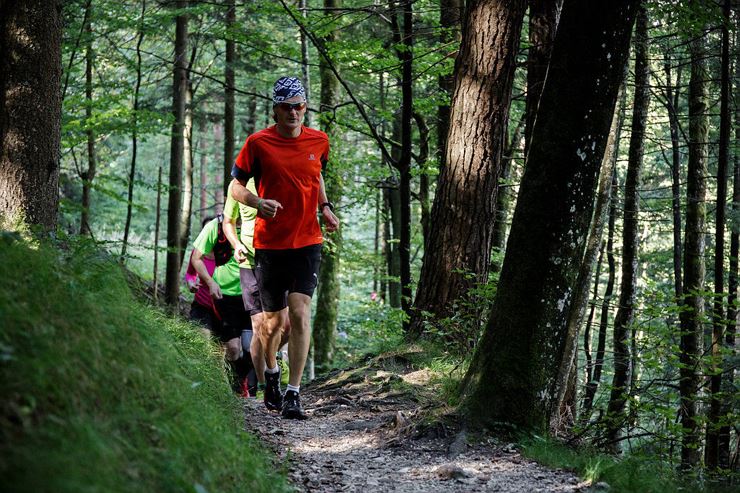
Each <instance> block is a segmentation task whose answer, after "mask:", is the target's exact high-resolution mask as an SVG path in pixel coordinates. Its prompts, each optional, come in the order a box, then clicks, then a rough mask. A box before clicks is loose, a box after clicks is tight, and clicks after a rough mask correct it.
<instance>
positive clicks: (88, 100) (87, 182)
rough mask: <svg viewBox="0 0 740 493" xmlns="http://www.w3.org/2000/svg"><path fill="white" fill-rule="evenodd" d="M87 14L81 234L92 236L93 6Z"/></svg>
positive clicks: (93, 175) (93, 174)
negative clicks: (84, 167) (85, 166)
mask: <svg viewBox="0 0 740 493" xmlns="http://www.w3.org/2000/svg"><path fill="white" fill-rule="evenodd" d="M86 9H87V10H88V11H87V12H85V25H84V28H83V29H84V31H85V36H86V38H87V39H86V40H85V126H86V127H87V128H86V130H85V133H86V134H87V170H85V171H84V172H83V173H82V176H80V178H82V212H81V213H80V234H81V235H86V234H90V189H91V188H92V187H91V186H92V181H93V180H94V179H95V170H96V168H97V163H96V159H95V132H94V130H93V128H92V107H93V80H92V79H93V60H94V57H95V55H94V52H93V32H92V20H91V18H92V4H88V5H87V7H86Z"/></svg>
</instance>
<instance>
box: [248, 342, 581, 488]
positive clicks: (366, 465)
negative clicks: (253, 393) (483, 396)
mask: <svg viewBox="0 0 740 493" xmlns="http://www.w3.org/2000/svg"><path fill="white" fill-rule="evenodd" d="M432 378H433V374H432V373H431V372H430V371H429V370H428V369H421V370H419V369H415V368H413V365H412V364H411V363H410V361H409V360H408V359H406V358H404V357H403V356H400V355H391V356H387V355H386V356H384V357H379V358H376V359H374V360H372V361H371V362H370V363H369V364H368V365H367V366H363V367H361V368H355V369H349V370H343V371H336V372H334V373H332V374H330V375H329V376H328V377H326V378H325V379H322V380H318V381H315V382H313V383H311V384H309V385H306V386H304V387H303V388H302V390H301V398H302V401H303V406H304V408H305V409H306V411H307V413H308V414H309V416H310V419H309V420H307V421H292V420H283V419H282V418H281V417H280V415H279V414H276V413H270V412H268V411H267V410H266V409H265V407H264V405H263V404H262V403H261V402H256V401H255V400H247V401H246V402H247V405H246V406H245V409H246V421H247V426H248V428H249V429H250V430H251V431H253V432H254V433H256V434H257V435H259V436H260V437H261V438H262V439H263V441H264V442H265V443H266V444H267V445H268V446H269V447H270V448H271V449H273V450H274V451H275V453H276V455H277V457H278V460H279V461H280V462H283V463H285V462H286V461H287V464H286V468H287V469H288V471H289V476H290V479H291V481H292V482H293V484H294V485H295V487H296V490H297V491H307V492H308V491H310V492H335V491H357V492H365V491H373V492H385V491H394V492H401V493H415V492H437V491H445V492H447V491H449V492H478V491H501V492H534V491H542V492H573V491H584V489H586V488H587V487H588V484H584V483H579V479H578V478H577V476H575V475H573V474H572V473H569V472H565V471H553V470H550V469H547V468H545V467H543V466H540V465H538V464H536V463H534V462H532V461H529V460H527V459H525V458H523V457H522V456H521V455H520V454H519V453H518V451H517V450H516V448H515V447H514V446H512V445H511V444H501V443H497V442H496V440H494V439H492V438H486V437H481V436H478V435H475V434H472V433H469V432H466V431H465V430H464V429H461V427H460V425H459V424H458V423H456V422H455V420H454V419H453V418H451V417H449V416H447V415H446V414H445V413H446V412H447V411H448V410H446V409H445V407H444V405H443V403H441V402H439V401H440V399H436V398H435V395H434V392H435V389H434V386H433V385H428V384H429V382H430V381H431V379H432Z"/></svg>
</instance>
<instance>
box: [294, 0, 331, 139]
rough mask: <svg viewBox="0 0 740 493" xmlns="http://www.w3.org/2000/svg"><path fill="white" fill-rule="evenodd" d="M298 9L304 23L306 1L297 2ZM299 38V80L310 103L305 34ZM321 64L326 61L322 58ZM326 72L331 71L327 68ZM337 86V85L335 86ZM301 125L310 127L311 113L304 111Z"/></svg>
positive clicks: (302, 31) (309, 77)
mask: <svg viewBox="0 0 740 493" xmlns="http://www.w3.org/2000/svg"><path fill="white" fill-rule="evenodd" d="M298 5H299V6H298V8H299V9H300V11H301V15H302V16H303V21H304V22H306V19H308V0H298ZM300 37H301V78H302V79H303V81H302V82H303V87H304V89H305V91H306V100H307V101H311V73H310V72H309V70H308V66H309V62H310V60H309V58H308V40H307V39H306V32H305V31H304V30H303V29H301V30H300ZM322 62H324V63H326V61H325V60H324V59H323V58H322ZM326 70H331V69H329V68H328V67H327V68H326ZM337 85H338V84H337ZM303 123H304V124H305V125H306V126H307V127H310V126H311V112H310V111H306V116H305V117H304V118H303Z"/></svg>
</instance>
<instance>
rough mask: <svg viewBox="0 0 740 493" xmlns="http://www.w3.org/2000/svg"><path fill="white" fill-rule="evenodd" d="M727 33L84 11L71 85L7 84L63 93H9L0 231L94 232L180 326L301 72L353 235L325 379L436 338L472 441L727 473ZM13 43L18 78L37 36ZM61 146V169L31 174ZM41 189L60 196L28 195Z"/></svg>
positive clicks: (691, 28) (336, 277) (330, 321)
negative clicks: (571, 446) (245, 176)
mask: <svg viewBox="0 0 740 493" xmlns="http://www.w3.org/2000/svg"><path fill="white" fill-rule="evenodd" d="M596 3H598V4H599V5H595V4H596ZM736 8H737V6H736V5H735V4H734V2H731V1H730V0H724V1H720V2H714V1H699V0H693V1H687V2H680V1H657V0H656V1H645V2H637V1H617V2H609V3H608V5H601V2H589V1H587V0H582V1H578V0H574V1H569V0H565V1H564V2H557V1H553V2H547V1H541V0H530V1H528V2H527V1H523V0H512V1H510V2H497V1H490V0H489V1H483V0H474V1H469V2H467V5H464V3H463V2H461V1H459V0H442V1H427V0H417V1H399V2H393V1H370V0H359V1H349V0H344V1H341V0H325V1H323V2H319V1H318V0H300V2H287V1H282V0H281V1H261V0H254V1H247V2H243V3H236V2H235V1H233V0H232V1H228V0H227V1H225V2H205V1H203V2H200V1H186V0H178V1H177V2H162V1H152V0H141V1H139V2H135V1H128V0H125V1H106V0H81V1H67V2H64V4H63V6H62V8H61V9H60V11H59V12H58V17H57V18H54V16H53V15H52V16H50V17H52V18H51V19H47V20H46V21H45V22H46V23H44V22H35V23H32V25H33V26H35V27H31V28H29V31H30V30H33V29H38V30H39V31H40V30H42V29H47V30H48V31H50V32H52V33H53V32H57V34H59V35H60V36H61V38H60V40H61V43H57V46H56V47H53V46H52V45H53V44H54V43H53V40H52V41H51V44H49V45H48V46H51V49H50V50H49V53H51V54H52V55H53V53H57V54H58V57H59V60H61V64H58V65H59V66H58V69H57V68H56V65H54V64H53V63H52V64H49V63H48V60H44V59H43V57H41V56H40V57H39V58H38V59H36V61H35V62H34V61H33V60H31V61H26V63H25V64H24V65H14V64H13V62H12V60H11V61H7V60H6V62H4V65H3V66H2V67H0V72H3V70H5V72H4V73H5V74H6V75H4V76H0V81H2V82H3V87H9V86H10V84H11V82H13V81H15V80H18V79H20V78H22V77H23V73H22V72H23V70H25V71H26V72H27V73H29V74H36V75H32V76H31V78H33V77H37V78H38V80H42V79H43V78H44V71H48V72H50V73H51V76H49V77H47V78H48V79H49V80H51V81H52V86H51V87H55V88H58V87H61V92H60V96H61V98H60V99H59V100H54V98H51V101H45V100H39V99H38V98H39V97H41V95H42V94H45V93H43V91H41V92H37V93H35V94H36V96H37V99H36V100H35V101H34V102H33V104H29V106H28V107H25V108H24V107H22V106H13V105H12V104H11V103H12V98H11V97H8V96H7V95H6V96H5V98H6V99H4V102H5V103H6V104H5V108H4V115H5V116H4V117H3V120H0V122H1V123H2V128H3V134H2V136H3V146H4V147H3V149H4V154H3V171H2V173H3V174H4V176H3V177H2V179H1V180H0V182H2V183H3V186H2V188H0V189H1V190H2V191H3V195H5V196H6V198H4V199H3V201H2V202H3V203H2V207H0V213H2V214H3V215H4V216H12V215H13V214H14V213H16V212H17V211H18V210H19V209H20V210H21V212H23V213H24V214H25V217H26V218H27V220H28V222H31V223H40V224H45V225H46V226H47V227H56V228H57V232H58V233H57V234H58V235H62V236H63V235H88V236H90V237H92V238H93V239H94V240H95V242H97V244H99V245H101V246H102V247H104V248H105V249H106V250H107V251H109V252H110V253H111V254H112V255H114V256H115V257H116V258H117V259H119V261H120V262H121V263H123V264H125V265H126V267H127V268H128V269H130V270H132V271H134V272H136V273H137V274H138V275H139V276H141V277H143V278H145V279H147V280H150V281H151V285H152V286H154V289H152V291H153V298H154V303H166V304H167V305H169V306H177V305H178V304H182V305H184V303H185V302H184V300H182V299H181V298H182V297H183V296H185V297H187V294H186V293H184V290H183V288H182V283H181V274H182V272H183V270H182V267H181V264H182V262H183V259H185V260H186V259H187V258H188V251H187V249H188V245H190V244H191V243H192V240H193V239H194V237H195V235H196V234H197V232H198V230H199V225H200V222H201V221H202V220H203V219H204V218H206V217H208V216H212V215H214V214H216V213H218V212H219V211H220V207H222V205H223V194H224V189H225V187H226V186H227V185H228V181H229V180H230V176H229V172H230V170H231V165H232V163H233V158H234V156H235V155H236V152H238V150H239V148H240V147H241V145H242V143H243V141H244V140H245V138H246V137H247V135H249V134H250V133H252V132H254V131H255V130H258V129H260V128H263V127H265V126H267V125H270V124H271V123H272V115H271V112H272V109H271V101H270V94H271V92H270V91H271V87H272V83H273V82H274V80H276V79H277V78H278V77H280V76H283V75H300V76H301V77H302V78H303V79H304V82H305V84H306V86H307V87H308V89H309V91H308V93H309V94H308V100H309V112H308V114H307V121H306V124H307V125H309V126H313V127H318V128H321V129H323V130H325V131H326V132H327V133H329V134H330V138H331V142H332V154H331V162H330V165H329V167H328V169H327V171H326V175H325V178H326V181H327V189H328V195H329V197H330V200H332V201H333V202H334V203H335V204H336V207H337V211H338V215H339V216H340V218H341V221H342V227H341V231H340V233H339V234H336V235H334V236H330V237H328V241H327V243H326V245H325V251H324V264H323V267H322V274H321V276H322V277H321V280H320V287H319V291H318V293H317V295H316V296H315V299H316V307H315V309H316V311H315V316H314V344H313V359H314V362H315V367H316V371H324V370H327V369H329V368H332V367H337V366H341V365H344V364H346V363H347V362H348V361H349V360H350V359H351V358H352V357H353V356H356V355H357V354H359V353H362V352H364V351H377V350H379V349H382V348H383V347H390V346H392V345H395V344H400V343H402V341H409V340H418V339H419V338H421V339H424V340H428V341H432V343H434V344H436V345H438V346H439V347H441V348H443V351H444V353H445V355H446V356H445V357H447V358H449V359H450V360H452V361H455V362H459V365H457V366H456V369H455V370H454V375H455V376H456V378H457V381H459V385H456V386H454V389H453V390H451V391H450V394H449V395H448V396H445V397H446V398H447V399H449V402H450V403H452V404H455V405H457V404H459V405H460V409H461V410H462V412H463V414H464V415H465V416H467V417H468V418H469V419H470V421H471V423H473V422H475V423H479V424H483V425H488V426H492V427H501V426H503V427H504V428H505V429H510V427H511V426H514V427H515V428H516V429H525V430H533V431H535V432H537V433H542V434H548V433H549V434H551V435H555V436H560V437H564V438H565V439H567V440H569V441H571V442H573V443H577V444H581V445H584V444H588V445H593V446H596V447H599V448H603V449H607V450H609V451H611V452H614V453H629V454H647V455H649V456H651V457H653V458H657V459H658V460H659V461H661V463H662V464H664V465H665V466H666V467H668V468H672V467H674V466H677V467H680V468H681V469H682V470H683V471H686V472H689V473H692V474H698V473H700V472H701V471H704V470H705V471H710V472H711V473H712V474H713V475H714V474H719V475H722V474H727V473H729V472H730V471H733V470H735V471H736V470H737V467H738V458H739V457H738V456H739V455H740V454H739V453H738V451H739V450H740V449H739V448H738V447H740V445H739V443H740V442H738V422H739V420H738V404H739V403H738V391H737V380H736V378H735V371H736V367H737V362H738V358H737V352H736V345H735V341H736V325H737V318H738V312H737V304H738V301H737V291H738V277H737V273H738V252H739V251H740V239H739V234H740V216H739V214H740V213H739V212H738V211H739V210H740V153H739V152H738V151H737V144H738V140H740V107H738V105H737V104H736V99H735V97H734V95H735V94H737V92H738V90H740V75H739V71H740V68H739V67H738V60H739V58H738V55H739V54H740V49H739V46H738V11H737V10H736ZM3 9H6V10H7V9H8V7H7V4H5V5H3V6H0V11H2V10H3ZM27 17H28V18H33V13H31V14H29V15H28V16H27ZM47 17H49V16H47ZM11 18H12V19H13V21H17V20H18V19H21V21H22V20H23V16H17V17H13V16H6V21H5V22H7V23H10V22H11V21H10V20H9V19H11ZM7 26H10V24H7ZM4 32H5V34H4V35H3V44H2V45H0V48H1V49H0V53H5V52H6V51H8V52H9V51H10V49H11V48H12V47H13V46H17V44H15V45H14V43H18V39H19V38H18V36H17V32H15V31H14V30H13V29H10V28H9V29H6V30H4ZM14 33H15V35H16V38H15V40H14V39H13V36H14ZM31 34H33V33H31ZM40 36H43V35H40ZM58 41H59V40H58ZM54 49H56V52H55V51H54ZM3 50H6V51H3ZM45 56H50V55H49V54H48V53H47V54H46V55H45ZM21 66H22V67H25V68H18V67H21ZM10 74H12V75H10ZM14 77H17V78H14ZM6 94H9V93H6ZM32 96H33V91H31V92H29V93H28V97H29V101H30V100H31V99H33V98H32ZM55 104H60V105H61V112H60V113H59V114H61V120H60V121H55V119H54V117H53V115H54V114H56V113H55V111H54V105H55ZM39 110H41V111H39ZM49 115H52V116H51V117H50V116H49ZM20 116H23V118H24V119H25V120H27V121H29V122H31V123H32V124H33V126H34V128H35V129H37V131H38V132H39V134H37V135H40V136H38V140H36V141H33V142H37V143H39V144H38V145H37V146H36V149H35V150H33V149H31V147H33V146H26V147H25V149H26V150H25V151H24V152H26V154H25V157H26V161H24V160H23V159H14V154H13V152H15V151H13V150H10V151H9V150H7V149H8V148H9V147H10V146H9V145H8V144H7V142H10V141H11V139H10V137H9V136H10V135H11V130H12V129H13V128H14V127H13V125H16V127H15V128H21V129H22V128H23V126H24V125H23V124H18V123H17V122H18V121H19V120H20V119H21V118H20ZM55 125H56V127H55ZM55 128H56V129H57V130H59V129H60V131H59V132H58V133H59V134H60V135H61V141H60V142H59V141H57V142H53V141H52V142H50V143H49V142H48V139H49V136H50V135H53V134H54V133H55ZM39 129H40V130H39ZM52 140H53V139H52ZM30 141H31V140H29V142H30ZM42 142H45V143H46V144H44V145H47V144H48V149H49V151H48V153H47V154H46V160H43V159H42V160H39V159H38V158H33V157H29V156H34V155H38V153H39V151H38V147H41V148H44V145H42V144H41V143H42ZM54 149H57V151H56V152H57V154H55V153H54V152H55V151H54ZM34 153H35V154H34ZM19 155H20V157H21V158H22V157H23V152H20V153H18V154H16V155H15V156H16V158H17V157H18V156H19ZM49 155H50V156H53V157H54V159H52V161H53V162H54V164H55V165H56V164H58V169H56V170H55V171H56V172H57V173H58V188H57V187H56V183H55V182H54V177H53V176H52V175H54V171H52V172H46V171H44V170H45V169H46V168H45V167H48V157H49ZM57 157H58V159H56V158H57ZM525 157H526V158H525ZM31 161H33V162H37V163H39V164H38V167H37V168H34V166H35V165H28V163H29V162H31ZM19 162H24V163H26V164H25V165H24V166H25V167H24V171H18V168H17V166H18V164H17V163H19ZM13 166H16V168H15V171H14V169H13ZM34 170H37V171H34ZM14 173H15V174H14ZM26 175H30V176H44V177H46V178H44V180H47V181H43V180H42V181H38V180H37V181H35V182H34V181H33V179H31V180H30V182H31V185H32V186H29V187H27V189H26V190H25V191H24V190H21V191H20V192H18V191H17V189H15V188H13V187H11V186H10V185H9V183H11V182H22V181H23V180H22V179H21V180H18V179H16V178H17V177H18V176H26ZM48 177H51V178H48ZM48 180H51V182H50V181H48ZM52 182H54V183H52ZM49 183H52V185H54V186H51V187H50V186H48V185H49ZM21 188H23V187H21ZM14 190H15V191H14ZM57 190H58V192H59V193H58V195H57ZM57 197H58V210H57V208H56V203H55V200H56V198H57ZM45 200H46V202H44V201H45ZM34 203H35V204H39V203H41V206H34V205H33V204H34ZM507 245H508V246H507ZM504 423H506V425H504Z"/></svg>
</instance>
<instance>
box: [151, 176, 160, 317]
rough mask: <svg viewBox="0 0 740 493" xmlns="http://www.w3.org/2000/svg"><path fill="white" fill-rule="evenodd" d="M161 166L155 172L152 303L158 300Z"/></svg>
mask: <svg viewBox="0 0 740 493" xmlns="http://www.w3.org/2000/svg"><path fill="white" fill-rule="evenodd" d="M161 205H162V166H160V167H159V171H158V172H157V214H156V216H155V219H154V267H153V270H154V273H153V274H154V275H153V276H152V279H153V280H154V281H153V282H154V295H153V298H154V303H155V304H156V303H157V300H158V299H159V220H160V216H161V214H162V207H161Z"/></svg>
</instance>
